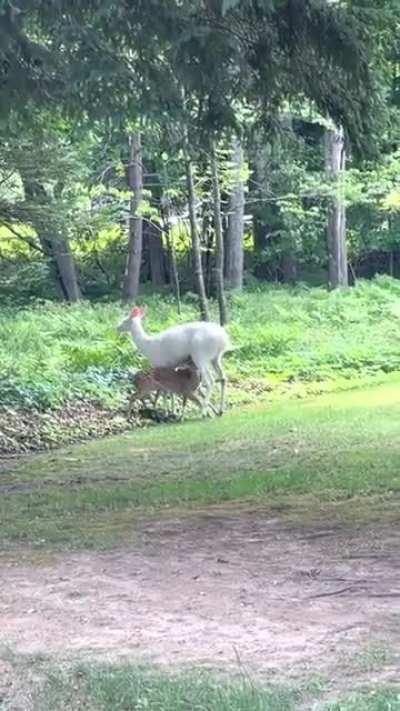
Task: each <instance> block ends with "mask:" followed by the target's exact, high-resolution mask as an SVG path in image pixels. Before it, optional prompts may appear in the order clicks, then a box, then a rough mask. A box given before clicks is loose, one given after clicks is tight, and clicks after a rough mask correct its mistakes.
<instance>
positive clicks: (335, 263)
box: [325, 128, 349, 289]
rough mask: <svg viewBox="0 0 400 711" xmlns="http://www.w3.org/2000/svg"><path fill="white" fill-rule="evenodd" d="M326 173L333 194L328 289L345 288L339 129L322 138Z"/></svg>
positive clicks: (342, 148) (342, 166) (342, 152)
mask: <svg viewBox="0 0 400 711" xmlns="http://www.w3.org/2000/svg"><path fill="white" fill-rule="evenodd" d="M325 148H326V163H325V164H326V172H327V175H328V177H329V178H330V179H331V182H332V185H333V187H334V189H335V194H334V196H333V197H332V198H331V204H330V206H329V208H328V222H327V242H328V265H329V266H328V280H329V287H330V288H331V289H336V288H338V287H346V286H348V283H349V281H348V266H347V245H346V206H345V203H344V197H343V189H342V179H343V173H344V170H345V160H346V154H345V146H344V135H343V129H342V128H340V129H336V130H333V131H332V130H329V131H327V132H326V136H325Z"/></svg>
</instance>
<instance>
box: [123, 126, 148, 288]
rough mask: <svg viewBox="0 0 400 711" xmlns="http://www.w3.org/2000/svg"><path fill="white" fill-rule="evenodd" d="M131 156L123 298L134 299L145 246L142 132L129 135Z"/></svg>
mask: <svg viewBox="0 0 400 711" xmlns="http://www.w3.org/2000/svg"><path fill="white" fill-rule="evenodd" d="M129 145H130V157H129V166H128V184H129V187H130V189H131V191H132V197H131V201H130V215H129V243H128V255H127V261H126V269H125V275H124V284H123V289H122V298H123V300H124V301H126V302H129V301H133V300H134V299H135V298H136V297H137V295H138V292H139V281H140V266H141V262H142V248H143V220H142V218H141V217H140V215H138V214H137V211H138V207H139V205H140V203H141V201H142V196H143V166H142V146H141V140H140V133H132V134H131V135H130V137H129Z"/></svg>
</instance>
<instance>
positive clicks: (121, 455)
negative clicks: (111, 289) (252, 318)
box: [0, 376, 400, 548]
mask: <svg viewBox="0 0 400 711" xmlns="http://www.w3.org/2000/svg"><path fill="white" fill-rule="evenodd" d="M399 421H400V377H398V376H390V378H389V379H388V380H387V382H386V383H385V384H383V385H380V386H375V387H373V388H369V389H364V390H352V391H347V392H342V393H336V394H329V395H323V396H321V397H319V398H314V399H311V400H301V401H298V402H286V403H280V404H273V405H271V406H267V405H266V404H262V405H259V406H254V405H253V406H249V407H247V408H243V409H241V410H239V409H235V410H232V411H231V412H230V413H229V414H227V415H226V416H225V417H223V418H221V419H214V420H209V421H206V422H204V421H190V422H187V423H184V424H181V425H173V426H164V427H156V428H150V429H148V430H145V431H143V430H137V431H134V432H132V433H131V434H127V435H124V436H119V437H114V438H110V439H106V440H102V441H97V442H91V443H89V444H86V445H81V446H77V447H74V448H71V449H68V450H59V451H57V452H55V453H51V454H44V455H37V456H36V457H34V458H31V459H28V460H23V461H22V462H20V463H18V464H16V465H15V466H14V467H12V468H11V470H9V471H3V472H2V473H1V479H0V481H1V499H0V515H1V540H2V544H3V546H5V547H6V548H9V547H10V546H13V545H16V544H24V543H26V544H28V545H29V546H33V547H41V548H49V547H50V548H52V547H61V548H64V547H66V548H77V547H81V548H82V547H83V548H85V547H95V548H98V547H109V546H112V545H115V544H118V543H120V542H122V541H124V540H127V539H128V540H131V539H132V536H134V529H135V521H137V520H138V518H140V517H143V516H149V515H154V514H156V515H157V516H158V515H160V514H162V513H165V512H166V511H169V510H170V509H171V507H174V508H178V509H180V510H181V511H186V510H188V509H194V508H196V507H199V506H201V507H204V506H209V505H212V504H220V503H221V502H229V501H237V502H240V501H243V500H253V501H257V502H258V503H263V504H265V505H267V506H269V507H272V508H273V507H274V506H275V507H277V508H278V509H279V508H281V509H282V510H285V511H286V513H287V514H288V515H290V514H291V512H292V513H293V515H296V513H298V512H299V511H300V510H302V511H303V516H312V515H318V512H319V511H322V510H325V508H326V506H328V505H335V507H336V509H335V510H337V511H341V515H343V516H349V517H351V518H353V517H354V516H359V517H363V516H364V517H368V516H369V515H373V514H372V512H369V508H368V506H369V502H370V501H372V500H373V501H374V506H375V505H376V503H377V501H384V502H385V507H386V508H387V510H388V511H391V512H392V513H391V514H390V515H393V516H395V515H396V505H397V504H398V501H399V499H398V497H399V491H400V471H399V462H400V428H399ZM355 497H357V501H358V503H357V505H355V504H354V503H352V499H354V498H355ZM302 502H303V503H302ZM379 515H380V514H379Z"/></svg>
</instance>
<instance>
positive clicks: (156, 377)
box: [128, 366, 215, 419]
mask: <svg viewBox="0 0 400 711" xmlns="http://www.w3.org/2000/svg"><path fill="white" fill-rule="evenodd" d="M133 382H134V385H135V388H136V390H135V392H134V393H133V395H132V396H131V398H130V400H129V409H128V412H129V414H130V413H131V412H132V407H133V403H134V402H135V400H143V399H144V398H145V397H146V395H151V394H152V393H154V392H155V393H156V399H157V397H158V395H159V394H160V393H165V394H172V395H181V397H182V411H181V419H182V418H183V414H184V411H185V407H186V403H187V401H188V400H191V401H192V402H195V403H196V405H198V406H199V407H201V408H203V403H202V401H201V400H200V399H199V398H198V397H197V396H196V395H195V394H194V393H195V391H196V390H197V389H198V387H199V385H200V373H199V371H198V370H197V368H194V367H193V366H192V367H191V366H182V367H179V368H152V369H151V370H149V371H146V372H144V371H141V370H139V371H138V372H137V373H135V376H134V379H133ZM211 407H212V408H213V406H212V405H211ZM213 410H214V408H213ZM214 412H215V410H214Z"/></svg>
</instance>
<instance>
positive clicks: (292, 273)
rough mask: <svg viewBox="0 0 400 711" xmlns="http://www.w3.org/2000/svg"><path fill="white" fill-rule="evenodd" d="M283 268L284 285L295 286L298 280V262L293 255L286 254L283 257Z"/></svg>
mask: <svg viewBox="0 0 400 711" xmlns="http://www.w3.org/2000/svg"><path fill="white" fill-rule="evenodd" d="M281 268H282V279H283V283H284V284H295V283H296V279H297V262H296V258H295V256H294V255H293V254H291V253H290V252H285V253H284V254H283V255H282V261H281Z"/></svg>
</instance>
